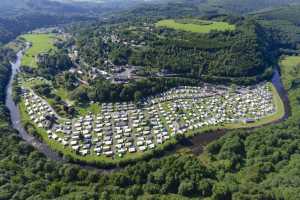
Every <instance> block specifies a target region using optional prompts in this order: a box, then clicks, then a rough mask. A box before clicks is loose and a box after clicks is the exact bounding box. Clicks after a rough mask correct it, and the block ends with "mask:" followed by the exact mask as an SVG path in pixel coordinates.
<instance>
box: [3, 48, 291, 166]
mask: <svg viewBox="0 0 300 200" xmlns="http://www.w3.org/2000/svg"><path fill="white" fill-rule="evenodd" d="M23 52H24V51H20V52H19V53H18V54H17V60H16V62H14V63H12V64H11V66H12V73H11V77H10V80H9V83H8V85H7V89H6V94H7V95H6V100H5V105H6V107H7V108H8V109H9V111H10V118H11V123H12V126H13V128H14V129H16V130H17V131H18V132H19V135H20V137H21V138H22V139H23V140H25V141H26V142H27V143H28V144H30V145H32V146H33V147H35V148H36V149H37V150H38V151H39V152H41V153H43V154H44V155H45V156H47V157H48V158H50V159H52V160H55V161H60V162H63V163H67V161H66V160H65V159H63V157H61V156H60V155H58V153H57V152H55V151H53V150H52V149H51V148H50V147H49V146H48V145H47V144H45V143H43V142H41V141H39V140H38V139H37V138H35V137H34V136H32V135H30V134H28V133H27V132H26V131H25V129H24V127H23V126H22V123H21V116H20V112H19V109H18V107H17V106H16V104H15V103H14V101H13V96H12V90H13V87H12V86H13V81H14V78H15V76H16V74H17V73H18V72H19V69H20V66H21V59H22V56H23ZM272 82H273V84H274V86H275V87H276V89H277V91H278V93H279V95H280V97H281V98H282V100H283V102H284V106H285V115H284V117H283V118H281V119H280V120H277V121H276V122H273V123H278V122H280V121H282V120H285V119H286V118H287V117H288V116H289V113H290V107H289V101H288V96H287V93H286V91H285V89H284V87H283V85H282V82H281V79H280V74H279V71H278V70H277V69H276V70H275V73H274V76H273V79H272ZM225 133H226V130H218V131H212V132H208V133H203V134H199V135H197V136H195V137H193V138H191V139H188V140H186V141H185V142H186V143H185V144H184V145H182V144H178V145H176V147H175V151H171V152H169V153H172V152H176V150H178V149H181V148H185V147H188V148H189V149H191V151H192V152H193V153H195V154H199V153H201V152H202V151H203V147H204V146H205V145H207V144H208V143H210V142H212V141H214V140H216V139H218V138H220V137H221V136H223V135H224V134H225ZM167 154H168V153H167ZM80 166H81V167H84V168H88V169H89V168H92V169H97V168H95V167H92V166H87V165H82V164H80ZM98 170H99V169H98ZM99 171H100V170H99ZM101 171H102V172H103V171H105V172H111V171H114V170H113V169H108V170H105V169H103V170H101Z"/></svg>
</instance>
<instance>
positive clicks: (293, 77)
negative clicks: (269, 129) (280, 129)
mask: <svg viewBox="0 0 300 200" xmlns="http://www.w3.org/2000/svg"><path fill="white" fill-rule="evenodd" d="M299 66H300V55H299V56H286V57H284V58H283V59H282V60H281V62H280V69H281V74H282V83H283V85H284V87H285V88H286V90H288V93H289V100H290V105H291V116H292V118H296V119H298V118H300V112H299V109H300V107H299V93H300V85H299V83H298V82H299V81H298V80H299V77H300V67H299Z"/></svg>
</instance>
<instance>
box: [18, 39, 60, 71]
mask: <svg viewBox="0 0 300 200" xmlns="http://www.w3.org/2000/svg"><path fill="white" fill-rule="evenodd" d="M21 37H22V38H24V39H25V40H26V41H27V42H30V43H31V44H32V46H31V47H30V48H29V49H28V50H27V51H26V53H25V55H24V56H23V59H22V65H26V66H29V67H33V68H35V67H37V63H36V56H37V55H38V54H39V53H43V52H48V51H49V50H50V49H54V48H55V47H54V45H53V43H54V40H55V36H54V35H53V34H25V35H22V36H21Z"/></svg>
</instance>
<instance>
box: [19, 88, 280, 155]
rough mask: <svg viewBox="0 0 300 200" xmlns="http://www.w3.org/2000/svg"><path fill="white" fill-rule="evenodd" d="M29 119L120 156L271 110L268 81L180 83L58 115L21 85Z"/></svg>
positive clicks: (72, 141)
mask: <svg viewBox="0 0 300 200" xmlns="http://www.w3.org/2000/svg"><path fill="white" fill-rule="evenodd" d="M23 98H24V104H25V107H26V111H27V114H28V115H29V117H30V119H31V120H32V122H33V123H34V124H35V125H36V126H37V127H39V128H43V129H45V131H46V132H47V135H48V138H49V139H51V140H55V141H57V142H59V143H61V145H63V146H64V147H65V148H71V149H72V150H73V151H74V152H76V153H77V154H79V155H82V156H86V155H97V156H101V155H104V156H107V157H116V156H117V157H122V156H123V155H124V154H126V153H129V154H133V153H135V152H144V151H147V150H151V149H154V148H155V147H156V146H157V145H161V144H163V143H165V142H166V141H168V140H170V139H171V137H174V136H175V135H176V134H186V133H188V132H192V131H197V130H201V128H204V127H213V126H217V125H218V126H219V125H220V126H221V125H224V124H233V123H254V122H255V121H257V120H259V119H261V118H264V117H266V116H270V115H272V114H274V113H275V112H276V108H275V105H274V100H273V95H272V91H271V89H270V85H269V83H264V84H259V85H256V86H252V87H239V88H236V89H234V91H233V90H232V88H229V87H225V86H214V85H210V84H204V85H202V86H201V87H191V86H182V87H178V88H173V89H171V90H169V91H166V92H164V93H162V94H160V95H157V96H153V97H149V98H147V99H145V100H144V101H143V102H140V104H139V105H137V104H134V103H132V102H122V103H103V104H102V105H101V112H100V113H98V114H96V115H92V114H91V113H90V114H88V115H86V116H80V117H79V118H76V119H63V118H61V117H59V116H58V115H57V114H56V113H55V111H54V110H53V109H52V108H51V106H50V105H49V104H48V103H47V101H46V100H44V99H43V98H41V97H39V96H38V95H36V94H35V93H34V92H33V91H32V90H29V89H23Z"/></svg>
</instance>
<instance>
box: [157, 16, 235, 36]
mask: <svg viewBox="0 0 300 200" xmlns="http://www.w3.org/2000/svg"><path fill="white" fill-rule="evenodd" d="M156 26H157V27H166V28H172V29H176V30H182V31H191V32H195V33H209V32H211V31H213V30H214V31H233V30H235V25H230V24H229V23H227V22H215V21H205V20H184V21H182V20H173V19H167V20H161V21H159V22H157V23H156Z"/></svg>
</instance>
